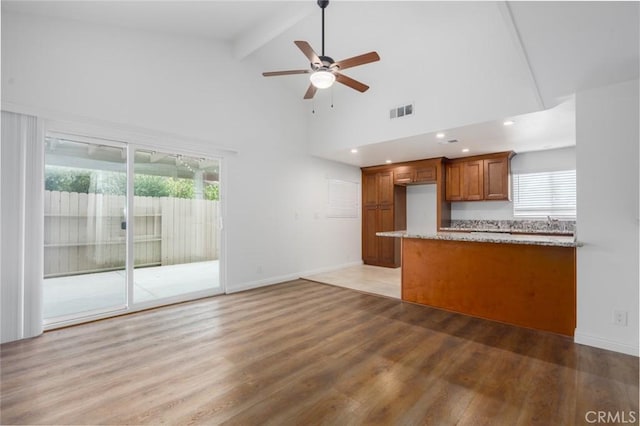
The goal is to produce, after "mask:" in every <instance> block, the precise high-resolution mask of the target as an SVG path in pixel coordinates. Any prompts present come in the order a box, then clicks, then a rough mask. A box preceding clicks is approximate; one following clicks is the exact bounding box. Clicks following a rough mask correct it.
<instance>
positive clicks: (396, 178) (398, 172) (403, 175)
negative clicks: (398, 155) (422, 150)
mask: <svg viewBox="0 0 640 426" xmlns="http://www.w3.org/2000/svg"><path fill="white" fill-rule="evenodd" d="M414 176H415V170H414V169H413V167H410V166H404V167H397V168H396V169H395V170H394V171H393V183H395V184H396V185H406V184H408V183H411V182H413V179H414Z"/></svg>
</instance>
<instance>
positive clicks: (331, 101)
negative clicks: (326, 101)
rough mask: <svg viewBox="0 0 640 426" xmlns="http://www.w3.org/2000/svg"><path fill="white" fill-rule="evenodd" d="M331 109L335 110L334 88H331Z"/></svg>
mask: <svg viewBox="0 0 640 426" xmlns="http://www.w3.org/2000/svg"><path fill="white" fill-rule="evenodd" d="M331 108H333V86H331Z"/></svg>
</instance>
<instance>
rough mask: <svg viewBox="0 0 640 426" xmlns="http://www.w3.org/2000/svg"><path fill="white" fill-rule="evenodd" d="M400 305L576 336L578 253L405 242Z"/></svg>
mask: <svg viewBox="0 0 640 426" xmlns="http://www.w3.org/2000/svg"><path fill="white" fill-rule="evenodd" d="M402 244H403V246H402V300H406V301H409V302H415V303H421V304H424V305H429V306H434V307H437V308H443V309H447V310H449V311H455V312H461V313H463V314H467V315H473V316H477V317H481V318H487V319H491V320H495V321H501V322H505V323H509V324H515V325H519V326H523V327H529V328H535V329H538V330H546V331H551V332H554V333H560V334H564V335H567V336H573V333H574V329H575V327H576V249H575V248H573V247H547V246H537V245H527V244H496V243H479V242H473V243H471V242H467V241H441V240H426V239H425V240H422V239H415V238H406V239H404V240H403V243H402Z"/></svg>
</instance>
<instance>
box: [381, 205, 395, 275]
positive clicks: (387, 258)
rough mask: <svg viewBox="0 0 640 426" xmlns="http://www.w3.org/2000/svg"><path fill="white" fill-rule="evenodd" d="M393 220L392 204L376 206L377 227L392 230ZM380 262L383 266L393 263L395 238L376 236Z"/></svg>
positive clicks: (383, 230)
mask: <svg viewBox="0 0 640 426" xmlns="http://www.w3.org/2000/svg"><path fill="white" fill-rule="evenodd" d="M394 227H395V221H394V216H393V206H380V207H379V208H378V228H379V229H380V231H381V232H385V231H394V230H395V229H394ZM377 238H378V253H379V261H380V264H382V265H385V266H390V265H395V260H396V256H395V242H396V239H395V238H389V237H377Z"/></svg>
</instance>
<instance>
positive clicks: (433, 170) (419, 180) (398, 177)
mask: <svg viewBox="0 0 640 426" xmlns="http://www.w3.org/2000/svg"><path fill="white" fill-rule="evenodd" d="M441 161H442V160H441V159H433V160H420V161H413V162H410V163H405V164H406V165H403V166H398V167H395V168H394V170H393V183H394V184H396V185H412V184H423V183H436V182H437V180H438V165H439V164H440V163H441Z"/></svg>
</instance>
